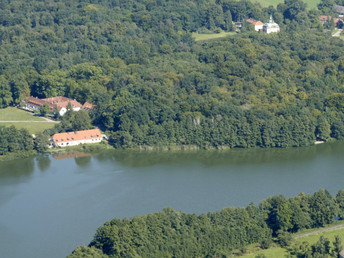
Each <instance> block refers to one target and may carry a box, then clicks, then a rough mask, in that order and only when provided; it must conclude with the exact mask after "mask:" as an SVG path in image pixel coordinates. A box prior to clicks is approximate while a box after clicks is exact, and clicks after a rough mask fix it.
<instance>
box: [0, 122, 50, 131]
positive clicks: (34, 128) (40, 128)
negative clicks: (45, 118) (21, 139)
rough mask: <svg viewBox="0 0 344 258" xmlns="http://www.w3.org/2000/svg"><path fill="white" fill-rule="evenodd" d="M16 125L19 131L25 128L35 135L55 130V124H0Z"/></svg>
mask: <svg viewBox="0 0 344 258" xmlns="http://www.w3.org/2000/svg"><path fill="white" fill-rule="evenodd" d="M11 125H14V126H15V127H16V128H17V129H22V128H25V129H27V130H28V131H29V133H30V134H35V133H39V132H43V131H44V130H45V129H49V128H53V127H54V125H55V123H47V122H42V123H39V122H37V123H30V122H22V123H12V122H8V123H0V126H11Z"/></svg>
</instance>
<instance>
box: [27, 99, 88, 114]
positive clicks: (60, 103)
mask: <svg viewBox="0 0 344 258" xmlns="http://www.w3.org/2000/svg"><path fill="white" fill-rule="evenodd" d="M69 102H70V103H71V105H72V108H81V107H82V105H81V104H80V103H79V102H78V101H76V100H75V99H70V98H66V97H62V96H58V97H52V98H46V99H39V98H37V97H28V98H27V99H26V100H25V103H26V104H30V105H34V106H36V107H40V106H41V105H43V104H48V105H49V106H50V109H51V111H52V112H54V110H55V106H56V107H57V109H58V110H59V111H60V110H61V109H62V108H67V106H68V103H69Z"/></svg>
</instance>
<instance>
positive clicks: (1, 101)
mask: <svg viewBox="0 0 344 258" xmlns="http://www.w3.org/2000/svg"><path fill="white" fill-rule="evenodd" d="M12 100H13V99H12V92H11V88H10V86H9V82H8V81H7V79H6V78H5V77H4V76H0V108H5V107H8V106H9V105H10V104H11V102H12Z"/></svg>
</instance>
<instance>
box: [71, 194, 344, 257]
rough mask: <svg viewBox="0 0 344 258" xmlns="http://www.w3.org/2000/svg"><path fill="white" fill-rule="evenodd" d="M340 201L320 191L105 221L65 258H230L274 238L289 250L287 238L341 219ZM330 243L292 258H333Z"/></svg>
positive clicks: (343, 208) (264, 245)
mask: <svg viewBox="0 0 344 258" xmlns="http://www.w3.org/2000/svg"><path fill="white" fill-rule="evenodd" d="M343 201H344V191H343V190H340V191H339V192H338V194H337V195H336V196H332V195H331V194H329V192H328V191H326V190H319V191H318V192H315V193H314V194H313V195H309V194H304V193H301V194H299V195H298V196H296V197H293V198H290V199H286V198H285V197H284V196H282V195H280V196H274V197H269V198H268V199H266V200H263V201H262V202H261V203H260V204H259V206H256V205H254V204H253V203H251V204H250V205H249V206H247V207H246V208H233V207H232V208H224V209H222V210H220V211H216V212H209V213H207V214H201V215H198V216H197V215H195V214H185V213H182V212H179V211H175V210H173V209H172V208H165V209H164V210H163V211H162V212H157V213H154V214H149V215H146V216H138V217H134V218H131V219H127V218H125V219H122V220H120V219H113V220H111V221H109V222H106V223H105V224H104V226H102V227H100V228H98V230H97V233H96V234H95V236H94V239H93V241H92V242H91V243H90V245H89V246H88V247H86V246H83V247H78V248H76V250H75V251H74V252H73V254H71V255H70V256H69V257H71V258H72V257H86V256H87V255H89V256H90V257H91V256H92V255H93V256H92V257H108V256H109V257H232V255H233V254H236V255H239V254H240V253H241V254H242V253H243V252H245V249H246V248H247V246H248V245H249V244H252V243H259V244H260V246H261V248H263V249H266V248H268V247H269V246H270V244H271V243H272V238H273V237H276V240H275V241H277V242H278V243H279V244H280V245H281V246H282V247H284V246H288V245H290V242H291V239H292V237H291V235H290V234H291V233H294V232H297V231H299V230H301V229H307V228H314V227H322V226H325V225H326V224H330V223H333V222H334V219H335V217H336V216H340V217H341V218H343V212H344V202H343ZM337 241H339V239H338V240H337ZM329 244H330V243H329V241H328V240H326V239H324V238H322V239H320V240H319V243H317V244H316V245H315V246H314V248H313V247H311V246H305V245H304V243H302V244H301V245H300V246H296V247H295V250H294V251H293V252H294V254H296V255H297V257H337V256H338V253H339V251H341V249H340V248H337V249H335V248H334V250H332V251H331V252H330V250H331V249H330V245H329ZM338 244H339V243H338ZM338 246H339V245H338ZM233 251H234V253H233ZM330 255H331V256H330Z"/></svg>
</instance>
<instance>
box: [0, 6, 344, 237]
mask: <svg viewBox="0 0 344 258" xmlns="http://www.w3.org/2000/svg"><path fill="white" fill-rule="evenodd" d="M331 5H332V2H331V1H322V2H321V4H320V5H319V8H320V9H321V8H322V10H325V9H326V8H330V6H331ZM271 14H273V17H274V19H275V20H276V22H277V23H279V25H280V26H281V33H278V34H274V35H266V34H263V33H257V32H255V31H246V32H241V33H236V34H234V33H233V34H231V36H230V37H226V38H223V39H219V40H212V41H207V42H195V40H194V39H193V37H192V33H195V32H210V33H214V32H220V31H225V32H226V33H227V34H228V32H230V31H233V29H234V28H233V25H232V21H234V22H236V21H245V20H246V19H247V18H253V19H257V20H261V21H263V22H265V21H266V20H267V19H268V17H269V16H270V15H271ZM318 15H319V14H318V13H317V11H316V10H311V11H307V10H306V5H305V3H304V2H302V1H301V0H285V2H284V3H281V4H279V5H278V6H277V8H275V7H272V6H271V7H269V8H262V6H260V4H256V3H252V2H250V1H246V0H240V1H231V0H222V1H211V2H209V1H194V0H185V1H167V0H161V1H151V2H149V1H137V0H133V1H129V2H128V1H109V0H101V1H96V2H94V1H89V0H86V1H81V2H80V1H76V0H71V1H62V2H61V1H57V2H56V1H52V2H51V1H50V2H49V1H48V2H47V1H22V0H19V1H17V2H15V3H14V2H12V1H3V2H1V10H0V17H1V18H0V38H1V44H0V52H1V53H2V56H1V58H0V108H4V107H7V106H9V105H12V104H19V103H20V101H21V100H23V99H24V98H25V97H27V96H29V95H34V96H37V97H52V96H58V95H61V96H67V97H71V98H75V99H77V100H78V101H80V102H81V103H84V102H85V101H89V102H92V103H95V104H96V105H97V111H93V113H91V120H92V122H93V123H94V124H97V125H99V126H100V127H102V128H103V129H104V130H107V131H109V134H110V135H111V139H110V141H111V142H112V143H113V144H114V145H115V146H116V147H121V148H135V147H138V146H164V145H169V146H175V145H193V146H197V147H198V148H204V149H207V148H222V147H224V146H225V147H227V148H228V147H229V148H252V147H263V148H265V147H297V146H307V145H311V144H313V143H314V141H315V140H316V138H317V137H318V138H321V139H324V140H328V139H330V137H332V138H335V139H342V138H344V115H343V110H342V109H343V105H344V104H343V103H341V102H342V96H341V94H343V88H342V85H343V84H344V76H343V75H342V72H341V71H342V70H343V65H344V63H343V58H342V57H343V54H344V51H343V49H344V43H343V41H341V40H339V39H335V38H328V36H327V35H326V34H324V33H322V32H319V31H318V28H319V26H321V25H320V23H319V19H318ZM314 28H315V29H314ZM209 35H213V34H209ZM214 35H215V34H214ZM218 35H224V34H223V33H222V34H218ZM56 118H58V117H57V116H56ZM78 119H79V117H75V119H74V124H73V121H72V120H73V119H72V120H69V121H67V120H66V121H65V122H62V123H64V124H63V126H62V127H60V128H59V129H62V128H63V129H68V130H76V129H79V128H88V127H90V123H89V120H88V119H87V118H86V120H85V123H82V121H81V119H82V118H80V119H79V121H78V122H75V121H77V120H78ZM284 208H285V209H287V210H288V207H284ZM284 208H283V209H284ZM281 209H282V207H281ZM276 214H277V211H276ZM300 214H301V213H300ZM300 214H299V215H300ZM301 215H302V214H301ZM290 216H291V217H290ZM301 217H302V216H299V220H300V223H301ZM276 218H277V215H276ZM293 218H295V219H296V218H297V216H296V215H295V214H294V215H290V214H289V215H288V216H287V217H284V218H283V217H279V218H277V219H278V220H281V221H284V222H283V223H284V224H283V225H282V224H281V227H282V228H283V229H288V230H289V229H290V220H292V219H293ZM302 223H306V222H305V221H304V222H302ZM302 223H301V224H302ZM277 230H278V229H277Z"/></svg>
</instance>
